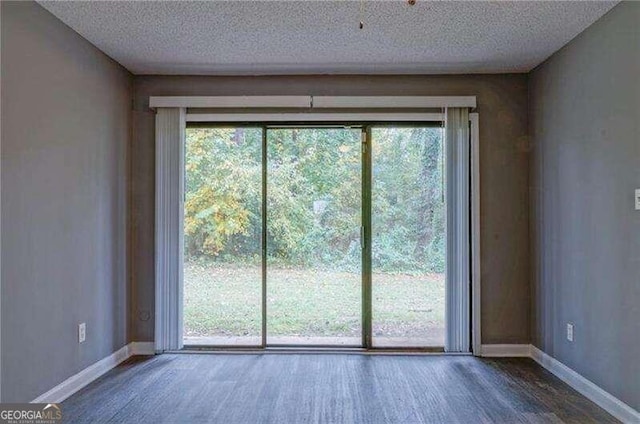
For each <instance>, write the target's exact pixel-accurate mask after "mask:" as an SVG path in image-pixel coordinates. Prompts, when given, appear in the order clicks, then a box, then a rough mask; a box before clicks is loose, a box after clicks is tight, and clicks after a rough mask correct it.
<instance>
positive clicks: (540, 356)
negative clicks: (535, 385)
mask: <svg viewBox="0 0 640 424" xmlns="http://www.w3.org/2000/svg"><path fill="white" fill-rule="evenodd" d="M531 358H532V359H533V360H534V361H536V362H537V363H538V364H540V365H541V366H542V367H544V368H546V369H547V370H548V371H550V372H551V373H552V374H554V375H555V376H556V377H558V378H559V379H560V380H562V381H564V382H565V383H567V384H568V385H569V386H571V387H573V388H574V389H575V390H576V391H577V392H579V393H580V394H582V395H583V396H584V397H586V398H587V399H589V400H591V401H592V402H593V403H595V404H596V405H598V406H599V407H601V408H602V409H604V410H605V411H607V412H608V413H610V414H611V415H613V416H614V417H616V418H617V419H619V420H620V421H622V422H623V423H640V412H638V411H636V410H635V409H633V408H632V407H630V406H629V405H627V404H626V403H624V402H622V401H621V400H620V399H618V398H616V397H615V396H613V395H612V394H611V393H609V392H607V391H605V390H603V389H602V388H600V387H598V386H597V385H596V384H594V383H592V382H591V381H589V380H587V379H586V378H584V377H583V376H581V375H580V374H578V373H577V372H575V371H574V370H572V369H571V368H569V367H568V366H566V365H565V364H563V363H562V362H560V361H558V360H557V359H555V358H553V357H551V356H549V355H547V354H546V353H544V352H543V351H541V350H540V349H538V348H537V347H535V346H531Z"/></svg>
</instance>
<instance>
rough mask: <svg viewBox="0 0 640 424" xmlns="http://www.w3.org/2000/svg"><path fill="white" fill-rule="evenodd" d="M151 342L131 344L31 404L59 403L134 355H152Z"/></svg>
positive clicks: (73, 376) (70, 378)
mask: <svg viewBox="0 0 640 424" xmlns="http://www.w3.org/2000/svg"><path fill="white" fill-rule="evenodd" d="M153 354H154V350H153V342H132V343H129V344H128V345H126V346H123V347H122V348H120V349H118V350H117V351H115V352H113V353H112V354H111V355H109V356H107V357H106V358H102V359H101V360H99V361H98V362H96V363H95V364H93V365H89V366H88V367H87V368H85V369H83V370H82V371H80V372H79V373H77V374H74V375H72V376H71V377H69V378H67V379H66V380H65V381H63V382H62V383H60V384H58V385H57V386H55V387H54V388H53V389H51V390H49V391H48V392H46V393H43V394H41V395H40V396H38V397H37V398H35V399H34V400H32V401H31V403H60V402H62V401H63V400H65V399H66V398H68V397H69V396H71V395H73V394H74V393H76V392H77V391H79V390H80V389H82V388H83V387H85V386H87V385H88V384H89V383H91V382H93V381H95V380H97V379H98V378H100V377H101V376H103V375H104V374H105V373H106V372H108V371H110V370H112V369H113V368H115V367H116V366H118V365H119V364H120V363H122V362H123V361H126V360H127V359H129V358H130V357H131V356H134V355H153Z"/></svg>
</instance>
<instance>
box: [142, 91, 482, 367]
mask: <svg viewBox="0 0 640 424" xmlns="http://www.w3.org/2000/svg"><path fill="white" fill-rule="evenodd" d="M156 99H157V98H156ZM182 99H184V98H182ZM465 99H468V98H465ZM473 100H474V101H473V106H475V98H473ZM163 106H164V105H163ZM160 109H164V108H163V107H159V109H158V112H160ZM178 110H180V111H181V112H180V113H179V114H178V115H179V117H180V120H179V121H178V127H177V128H175V125H173V126H171V125H169V127H170V128H171V131H170V133H166V132H164V133H163V131H162V130H158V128H160V127H162V124H163V123H162V122H159V121H158V119H156V144H157V148H156V176H157V178H156V271H157V272H156V311H155V312H156V313H155V319H156V323H155V324H156V325H155V328H156V337H155V338H156V340H155V345H156V352H158V353H160V352H164V351H171V350H178V349H181V348H182V289H181V287H182V281H174V284H173V286H172V285H171V281H172V280H176V278H177V279H180V280H181V273H182V272H181V267H182V247H181V246H180V247H179V248H178V251H177V252H173V254H171V253H169V254H167V251H166V246H159V245H158V244H159V243H158V241H160V242H161V243H162V242H164V243H165V244H166V242H167V241H168V240H174V242H175V241H178V240H180V241H181V240H182V237H183V229H182V226H183V222H182V221H183V220H182V219H179V220H176V219H175V218H176V215H175V213H165V214H164V215H163V213H162V210H163V209H162V206H166V196H165V197H163V195H164V194H166V192H167V191H170V190H167V189H168V187H167V186H168V185H171V183H170V181H169V180H170V178H169V176H170V175H172V176H173V177H176V172H175V171H176V167H175V166H173V167H167V166H166V165H167V164H168V163H169V164H173V165H178V167H179V170H180V171H181V172H179V173H178V175H177V176H178V178H177V179H178V181H177V182H178V184H177V187H173V192H175V191H176V189H177V193H173V194H179V196H177V197H178V198H179V199H181V200H180V201H178V204H179V209H180V211H179V213H178V214H177V215H179V216H180V217H182V211H183V205H182V203H183V194H184V193H183V192H184V188H183V187H184V172H183V171H184V141H185V129H186V124H187V122H208V123H228V124H230V125H234V126H240V125H242V126H244V125H247V124H254V125H251V126H260V127H265V126H266V124H267V123H274V124H278V125H280V126H282V125H283V124H285V123H290V124H293V125H296V124H297V125H300V123H301V122H302V121H304V122H305V123H307V124H308V125H311V126H315V125H318V124H320V123H325V124H329V125H332V126H333V125H336V124H341V123H344V122H352V123H353V122H358V123H359V124H360V125H364V128H370V125H374V124H381V125H389V124H390V123H397V124H401V123H404V124H405V125H406V124H410V123H412V124H413V125H416V124H418V123H427V122H433V121H439V122H442V121H443V119H444V116H443V114H442V113H420V112H418V113H414V112H402V113H396V112H392V113H386V112H385V113H308V112H307V113H249V114H247V113H220V114H218V113H215V114H211V113H204V114H203V113H190V112H191V111H187V109H186V108H184V107H180V108H178ZM249 118H251V119H249ZM254 119H256V120H259V122H256V121H254ZM469 122H470V164H469V166H470V177H471V185H470V209H471V223H470V224H471V225H470V238H471V241H470V246H469V248H470V258H471V268H470V274H471V281H470V285H471V290H470V292H471V299H470V302H471V305H472V306H471V309H472V311H471V315H470V321H471V323H470V324H471V325H470V329H471V334H470V338H471V348H472V352H473V354H475V355H479V354H480V345H481V321H480V317H481V312H480V307H481V299H480V293H481V291H480V287H481V281H480V272H481V271H480V222H479V216H480V214H479V208H480V181H479V177H480V172H479V170H480V167H479V165H480V164H479V115H478V113H470V114H469ZM243 124H244V125H243ZM165 127H167V125H166V123H165ZM365 134H366V135H367V137H366V138H365V141H369V142H370V130H367V131H366V132H365ZM265 138H266V131H264V129H263V157H264V156H265V155H266V149H264V147H265V146H264V143H266V139H265ZM171 140H173V142H172V141H171ZM176 142H178V144H179V148H178V149H176V147H178V146H175V143H176ZM172 144H173V147H172V148H171V147H170V149H169V150H170V151H169V152H167V151H166V150H167V149H163V147H162V146H163V145H164V146H170V145H172ZM369 145H370V143H369ZM366 151H367V152H368V151H370V149H366ZM176 154H177V155H176ZM176 156H177V157H176ZM264 159H266V157H264V158H263V160H264ZM365 160H366V158H365V157H363V161H362V162H363V167H365V165H364V163H365ZM369 169H370V168H369ZM264 172H266V167H264V166H263V173H264ZM369 177H370V176H369ZM364 179H365V175H364V174H363V181H364ZM263 184H266V178H264V175H263ZM363 184H364V182H363ZM159 186H160V187H159ZM174 186H176V184H174ZM158 188H160V193H159V192H158ZM363 194H364V193H363ZM264 195H266V191H265V190H263V196H264ZM163 199H165V203H164V204H163V203H162V200H163ZM173 199H175V196H174V197H173ZM364 201H365V199H364V195H363V203H364ZM369 201H370V199H369ZM174 202H175V200H174ZM174 209H175V208H174ZM263 209H264V208H263ZM159 211H160V213H158V212H159ZM165 212H166V208H165ZM173 212H175V210H174V211H173ZM264 213H266V211H263V214H264ZM364 218H365V216H364V215H363V220H364ZM176 221H179V222H176ZM363 224H364V222H363ZM369 225H370V222H369ZM363 226H364V225H363ZM369 228H370V227H369ZM264 231H266V227H265V226H264V225H263V233H264ZM167 233H169V234H170V235H173V236H172V237H167ZM367 238H368V239H369V240H368V241H369V242H368V243H367ZM264 239H265V237H264V234H263V240H264ZM181 244H182V243H180V245H181ZM370 244H371V240H370V234H365V245H364V248H365V249H366V248H370ZM263 245H264V242H263ZM176 254H177V255H176ZM265 254H266V251H264V249H263V255H265ZM171 256H173V257H171ZM365 256H366V257H368V256H369V255H366V254H365V251H364V249H363V260H364V258H365ZM176 259H177V260H178V261H179V264H176V263H175V262H176ZM175 265H179V266H178V268H180V269H179V270H176V269H175ZM265 266H266V262H265V261H264V260H263V267H265ZM167 269H169V270H172V273H169V274H171V275H167V273H166V272H164V273H163V272H162V270H167ZM158 270H160V271H161V272H160V273H158ZM362 271H363V279H364V276H365V275H369V278H370V273H368V272H365V270H364V269H363V270H362ZM263 275H265V273H264V272H263ZM167 281H168V283H167ZM176 283H178V284H176ZM363 283H364V281H363ZM264 284H265V282H264V278H263V286H264ZM368 284H369V285H370V281H369V282H368ZM176 285H177V286H178V287H174V286H176ZM263 291H264V287H263ZM365 293H368V294H369V296H370V293H371V290H370V287H369V288H368V289H364V287H363V296H365ZM265 299H266V296H265V295H263V300H262V301H263V314H264V313H266V307H265V306H266V305H264V302H265ZM370 304H371V302H370V299H364V297H363V305H362V309H363V317H364V315H365V309H366V306H365V305H369V307H370ZM167 305H168V307H167ZM368 312H369V313H370V311H368ZM168 321H173V322H169V323H168ZM366 322H367V321H365V320H363V323H362V324H363V348H364V349H367V348H368V347H370V340H367V339H366V338H367V336H368V335H370V334H371V333H370V328H369V329H366V328H365V324H366ZM368 322H369V325H370V323H371V320H370V319H369V320H368ZM167 323H168V325H167ZM265 323H266V320H265V319H263V324H262V325H263V326H264V325H265ZM263 330H264V328H263ZM367 330H368V331H367ZM262 338H263V345H262V347H263V348H264V346H266V331H263V334H262ZM308 347H310V348H315V346H308ZM305 348H307V346H305ZM378 349H379V348H378ZM381 350H382V349H381ZM403 350H405V349H403ZM407 350H408V349H407Z"/></svg>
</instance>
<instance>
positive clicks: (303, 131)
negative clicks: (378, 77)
mask: <svg viewBox="0 0 640 424" xmlns="http://www.w3.org/2000/svg"><path fill="white" fill-rule="evenodd" d="M266 131H267V136H266V138H267V227H266V228H267V252H268V255H267V270H266V272H267V281H266V282H267V284H266V297H267V314H266V315H267V322H266V327H267V340H266V342H267V344H269V345H323V346H345V345H347V346H361V344H362V308H361V303H362V302H361V299H362V285H361V281H362V273H361V258H362V254H361V246H360V228H361V226H362V223H361V218H360V217H361V210H362V205H361V181H362V178H361V154H360V141H361V130H360V129H359V128H358V129H345V128H273V129H271V128H269V129H267V130H266Z"/></svg>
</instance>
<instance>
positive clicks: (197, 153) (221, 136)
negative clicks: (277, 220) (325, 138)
mask: <svg viewBox="0 0 640 424" xmlns="http://www.w3.org/2000/svg"><path fill="white" fill-rule="evenodd" d="M261 205H262V128H187V132H186V145H185V204H184V264H183V272H184V280H183V281H184V299H183V307H184V329H183V330H184V333H183V334H184V344H185V345H210V346H224V345H226V346H230V345H231V346H243V345H253V346H259V345H261V343H262V333H261V328H262V309H261V307H262V272H261V257H262V253H261V252H262V249H261V244H262V236H261V233H262V216H261V211H262V206H261Z"/></svg>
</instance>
